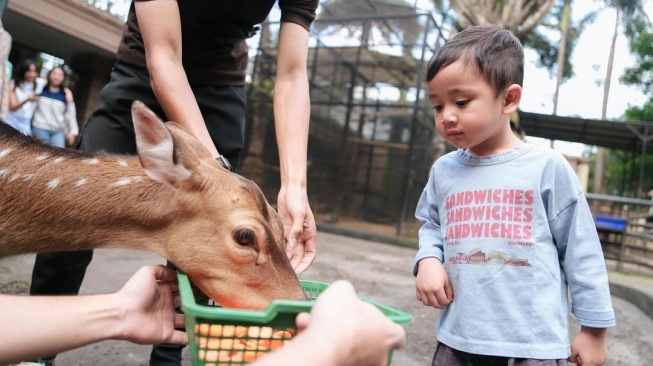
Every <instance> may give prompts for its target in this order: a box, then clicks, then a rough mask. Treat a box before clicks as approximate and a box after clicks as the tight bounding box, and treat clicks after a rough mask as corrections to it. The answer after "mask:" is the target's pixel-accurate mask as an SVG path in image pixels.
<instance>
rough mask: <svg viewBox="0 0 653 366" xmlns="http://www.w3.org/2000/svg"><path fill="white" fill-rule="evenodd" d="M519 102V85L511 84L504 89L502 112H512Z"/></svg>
mask: <svg viewBox="0 0 653 366" xmlns="http://www.w3.org/2000/svg"><path fill="white" fill-rule="evenodd" d="M520 102H521V86H519V85H518V84H512V85H510V86H509V87H507V88H506V90H505V91H504V98H503V114H504V115H510V114H513V113H514V112H515V111H516V110H517V108H518V107H519V103H520Z"/></svg>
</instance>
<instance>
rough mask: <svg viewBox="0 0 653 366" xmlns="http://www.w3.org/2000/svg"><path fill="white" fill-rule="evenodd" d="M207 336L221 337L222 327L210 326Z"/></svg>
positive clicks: (218, 325) (217, 325)
mask: <svg viewBox="0 0 653 366" xmlns="http://www.w3.org/2000/svg"><path fill="white" fill-rule="evenodd" d="M209 335H210V336H211V337H219V336H221V335H222V325H220V324H211V327H210V328H209Z"/></svg>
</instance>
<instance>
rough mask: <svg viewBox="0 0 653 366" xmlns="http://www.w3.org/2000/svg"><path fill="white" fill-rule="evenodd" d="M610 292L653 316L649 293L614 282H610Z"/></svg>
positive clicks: (652, 299)
mask: <svg viewBox="0 0 653 366" xmlns="http://www.w3.org/2000/svg"><path fill="white" fill-rule="evenodd" d="M610 294H612V295H613V296H617V297H620V298H622V299H624V300H626V301H628V302H629V303H631V304H633V305H635V306H637V307H638V308H639V309H640V310H642V311H643V312H644V314H646V315H648V316H649V317H653V298H651V296H650V295H648V294H646V293H644V292H642V291H639V290H637V289H635V288H632V287H628V286H624V285H622V284H619V283H614V282H610Z"/></svg>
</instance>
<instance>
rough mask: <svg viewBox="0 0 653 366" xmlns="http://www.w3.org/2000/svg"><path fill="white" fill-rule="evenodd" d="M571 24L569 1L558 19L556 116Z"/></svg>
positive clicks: (566, 1) (554, 101)
mask: <svg viewBox="0 0 653 366" xmlns="http://www.w3.org/2000/svg"><path fill="white" fill-rule="evenodd" d="M570 23H571V0H565V5H564V6H563V8H562V18H561V19H560V49H558V59H557V61H556V63H557V65H558V75H557V78H556V90H555V93H554V94H553V115H557V114H558V97H559V92H560V85H561V84H562V79H563V77H564V73H565V53H567V34H568V33H569V24H570Z"/></svg>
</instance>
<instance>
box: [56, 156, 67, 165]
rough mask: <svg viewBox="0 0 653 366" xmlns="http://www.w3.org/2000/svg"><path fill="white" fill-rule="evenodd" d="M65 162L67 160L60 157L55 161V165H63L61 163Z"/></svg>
mask: <svg viewBox="0 0 653 366" xmlns="http://www.w3.org/2000/svg"><path fill="white" fill-rule="evenodd" d="M64 160H66V158H63V157H61V156H60V157H58V158H56V159H54V162H55V163H61V162H62V161H64Z"/></svg>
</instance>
